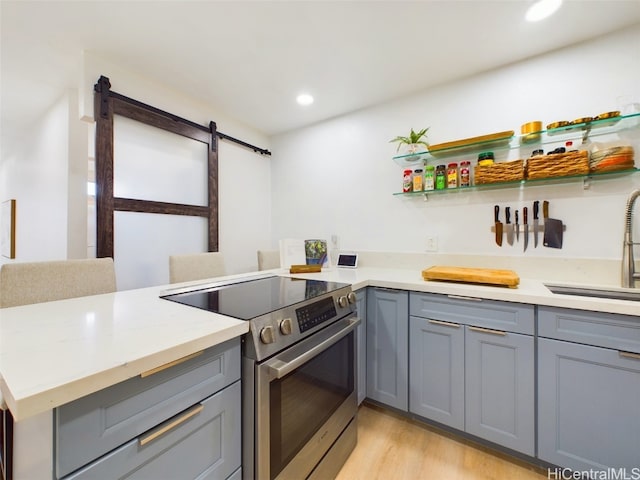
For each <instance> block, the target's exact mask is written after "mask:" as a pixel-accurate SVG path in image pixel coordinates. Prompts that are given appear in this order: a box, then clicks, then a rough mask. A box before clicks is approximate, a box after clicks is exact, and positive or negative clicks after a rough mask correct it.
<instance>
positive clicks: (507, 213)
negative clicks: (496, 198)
mask: <svg viewBox="0 0 640 480" xmlns="http://www.w3.org/2000/svg"><path fill="white" fill-rule="evenodd" d="M504 218H506V220H507V225H509V224H510V223H511V207H504Z"/></svg>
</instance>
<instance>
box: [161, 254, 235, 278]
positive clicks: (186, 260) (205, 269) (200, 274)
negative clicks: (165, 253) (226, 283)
mask: <svg viewBox="0 0 640 480" xmlns="http://www.w3.org/2000/svg"><path fill="white" fill-rule="evenodd" d="M223 275H226V269H225V266H224V257H223V255H222V253H220V252H204V253H193V254H187V255H171V256H170V257H169V282H170V283H180V282H188V281H191V280H203V279H205V278H212V277H221V276H223Z"/></svg>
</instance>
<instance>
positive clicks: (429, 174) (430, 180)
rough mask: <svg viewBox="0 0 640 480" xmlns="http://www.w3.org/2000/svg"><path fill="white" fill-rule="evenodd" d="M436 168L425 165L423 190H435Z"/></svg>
mask: <svg viewBox="0 0 640 480" xmlns="http://www.w3.org/2000/svg"><path fill="white" fill-rule="evenodd" d="M435 175H436V167H434V166H433V165H425V167H424V189H425V190H433V189H435V188H436V179H435Z"/></svg>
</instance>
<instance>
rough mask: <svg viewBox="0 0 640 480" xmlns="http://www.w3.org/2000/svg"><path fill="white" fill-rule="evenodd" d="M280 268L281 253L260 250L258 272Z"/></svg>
mask: <svg viewBox="0 0 640 480" xmlns="http://www.w3.org/2000/svg"><path fill="white" fill-rule="evenodd" d="M272 268H280V251H278V250H258V270H271V269H272Z"/></svg>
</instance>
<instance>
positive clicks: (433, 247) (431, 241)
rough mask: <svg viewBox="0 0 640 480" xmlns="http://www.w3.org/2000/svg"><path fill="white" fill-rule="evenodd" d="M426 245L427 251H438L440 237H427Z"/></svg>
mask: <svg viewBox="0 0 640 480" xmlns="http://www.w3.org/2000/svg"><path fill="white" fill-rule="evenodd" d="M425 246H426V250H427V252H437V251H438V237H436V236H429V237H427V243H426V245H425Z"/></svg>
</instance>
